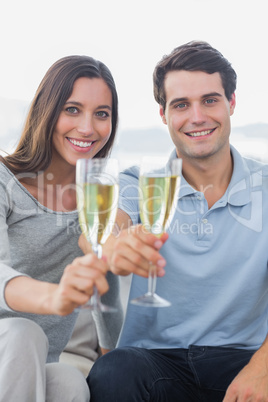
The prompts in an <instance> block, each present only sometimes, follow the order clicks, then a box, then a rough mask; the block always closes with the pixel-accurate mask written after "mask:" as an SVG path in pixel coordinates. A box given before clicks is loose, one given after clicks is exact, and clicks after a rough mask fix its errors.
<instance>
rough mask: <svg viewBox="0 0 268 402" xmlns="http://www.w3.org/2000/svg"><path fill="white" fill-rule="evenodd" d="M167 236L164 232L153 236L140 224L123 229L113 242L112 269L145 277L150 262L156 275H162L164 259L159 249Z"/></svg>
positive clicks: (120, 272)
mask: <svg viewBox="0 0 268 402" xmlns="http://www.w3.org/2000/svg"><path fill="white" fill-rule="evenodd" d="M167 238H168V235H167V234H166V233H165V234H164V235H162V236H161V237H160V238H158V237H156V236H154V235H153V234H151V233H149V232H148V231H146V230H145V228H144V227H143V226H142V225H137V226H132V227H131V228H129V229H127V230H123V231H122V232H121V233H120V235H119V236H118V238H117V239H116V241H115V242H114V244H113V253H112V257H111V259H110V262H111V269H112V271H113V272H114V273H116V274H120V275H125V274H127V273H130V272H132V273H135V274H137V275H140V276H143V277H147V276H148V271H149V266H150V263H153V264H154V265H155V266H156V267H157V275H158V276H163V275H164V274H165V271H164V266H165V264H166V261H165V260H164V258H163V257H162V256H161V254H160V253H159V249H160V248H161V247H162V245H163V244H164V242H165V241H166V240H167Z"/></svg>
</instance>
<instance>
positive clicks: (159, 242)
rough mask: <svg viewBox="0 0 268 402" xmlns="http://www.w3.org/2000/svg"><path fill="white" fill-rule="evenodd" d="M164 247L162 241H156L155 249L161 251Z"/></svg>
mask: <svg viewBox="0 0 268 402" xmlns="http://www.w3.org/2000/svg"><path fill="white" fill-rule="evenodd" d="M162 246H163V243H162V242H161V240H156V242H155V243H154V247H155V248H157V249H159V248H161V247H162Z"/></svg>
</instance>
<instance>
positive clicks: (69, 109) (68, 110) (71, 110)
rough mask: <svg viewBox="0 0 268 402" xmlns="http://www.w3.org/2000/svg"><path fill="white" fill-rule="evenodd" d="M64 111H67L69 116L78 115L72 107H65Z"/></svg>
mask: <svg viewBox="0 0 268 402" xmlns="http://www.w3.org/2000/svg"><path fill="white" fill-rule="evenodd" d="M66 111H67V112H68V113H71V114H76V113H78V110H77V108H76V107H74V106H70V107H67V108H66Z"/></svg>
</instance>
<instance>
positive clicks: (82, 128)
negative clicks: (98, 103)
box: [77, 114, 94, 135]
mask: <svg viewBox="0 0 268 402" xmlns="http://www.w3.org/2000/svg"><path fill="white" fill-rule="evenodd" d="M77 131H78V132H79V133H80V134H81V135H90V134H93V133H94V125H93V117H92V116H91V115H89V114H84V115H82V116H81V117H80V118H79V121H78V124H77Z"/></svg>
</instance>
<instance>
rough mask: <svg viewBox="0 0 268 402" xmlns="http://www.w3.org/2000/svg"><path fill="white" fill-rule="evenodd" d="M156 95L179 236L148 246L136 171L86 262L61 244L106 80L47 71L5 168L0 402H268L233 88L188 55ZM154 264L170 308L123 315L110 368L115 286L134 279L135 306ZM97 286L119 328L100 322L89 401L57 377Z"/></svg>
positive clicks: (99, 137) (262, 212) (259, 201)
mask: <svg viewBox="0 0 268 402" xmlns="http://www.w3.org/2000/svg"><path fill="white" fill-rule="evenodd" d="M153 80H154V96H155V99H156V101H157V102H158V104H159V107H160V116H161V118H162V120H163V123H164V124H166V125H167V126H168V129H169V132H170V135H171V138H172V140H173V142H174V145H175V150H174V152H173V154H172V156H171V157H172V158H176V157H180V158H182V160H183V167H182V174H183V177H182V183H181V191H180V194H179V199H178V205H177V210H176V214H175V216H174V218H173V221H174V220H177V222H178V226H177V227H178V228H184V230H178V231H177V232H176V231H173V232H170V233H169V234H168V233H166V234H164V235H163V236H162V237H161V239H157V238H156V237H154V236H153V235H151V234H146V233H144V231H143V230H142V227H141V226H140V225H138V224H139V218H138V203H137V202H135V201H134V200H135V198H137V197H136V192H135V188H137V180H138V171H137V170H136V169H135V168H133V169H129V170H128V171H126V172H124V173H122V175H121V183H120V187H121V189H122V194H121V198H120V209H119V211H118V216H117V225H118V226H119V227H120V229H121V232H120V234H119V236H111V237H110V238H109V239H108V241H107V243H106V244H105V246H104V254H105V255H106V257H107V261H105V260H104V261H97V259H96V258H95V257H94V256H93V255H92V254H91V253H87V252H88V251H89V247H88V245H87V243H86V242H85V241H84V239H83V238H80V242H79V244H80V247H81V248H82V250H83V252H84V253H85V254H86V255H85V256H83V255H82V254H83V253H82V252H81V250H80V249H79V248H78V245H77V242H78V235H77V237H74V236H73V237H72V238H71V237H70V238H68V237H67V236H68V235H67V233H68V231H67V230H66V225H67V223H66V222H67V220H68V219H70V218H71V219H73V220H74V221H75V220H77V215H76V211H75V208H76V204H75V194H74V193H75V191H74V189H73V187H72V186H71V185H72V184H74V182H75V163H76V160H77V159H79V158H81V157H83V158H92V157H106V156H107V155H108V153H109V150H110V149H111V146H112V143H113V140H114V136H115V131H116V126H117V95H116V89H115V85H114V82H113V79H112V76H111V74H110V72H109V70H108V69H107V67H106V66H104V65H103V64H102V63H100V62H98V61H96V60H94V59H92V58H86V57H76V56H73V57H69V58H64V59H61V60H60V61H58V62H56V63H55V65H53V66H52V67H51V69H50V70H49V71H48V73H47V74H46V76H45V77H44V80H43V81H42V83H41V84H40V87H39V88H38V90H37V94H36V97H35V99H34V101H33V104H32V107H31V109H30V112H29V116H28V119H27V121H26V125H25V129H24V132H23V134H22V137H21V140H20V142H19V144H18V147H17V149H16V150H15V152H14V154H13V155H11V156H9V157H6V158H5V159H3V160H2V165H1V170H0V186H1V187H2V190H1V192H0V194H1V195H0V197H1V199H0V208H1V215H0V216H1V226H0V231H1V239H2V238H3V239H4V242H3V243H2V244H3V245H1V248H0V255H1V267H0V268H1V270H0V274H1V284H2V292H1V296H0V297H1V299H0V302H1V307H2V309H1V311H0V314H1V319H2V320H0V339H1V362H2V364H1V366H0V389H1V395H0V401H2V400H3V401H4V400H5V401H6V400H16V398H15V397H16V395H20V400H25V401H28V402H30V401H38V402H39V401H56V400H57V401H58V400H59V401H61V400H62V401H87V400H89V398H90V396H89V390H90V393H91V400H92V401H93V402H98V401H101V402H105V401H119V402H121V401H124V402H125V401H128V402H131V401H139V402H140V401H185V402H187V401H198V402H199V401H204V402H205V401H213V402H216V401H224V402H235V401H257V400H262V401H267V400H268V386H267V385H268V373H267V368H266V366H267V361H268V356H267V354H268V351H267V348H268V342H267V341H266V328H267V318H266V316H267V315H266V312H267V304H268V303H267V302H268V299H267V290H266V289H267V282H268V275H267V257H268V251H267V246H266V243H267V238H268V232H267V231H268V229H266V225H265V222H266V214H268V208H266V202H268V199H267V196H268V187H267V184H268V183H267V179H266V177H267V172H266V169H267V167H266V166H265V165H262V164H260V163H258V162H255V161H252V160H248V159H245V158H242V157H241V156H240V155H239V153H238V152H237V151H236V150H235V149H234V148H233V147H230V143H229V136H230V131H231V125H230V116H231V115H232V114H233V112H234V109H235V89H236V73H235V71H234V70H233V68H232V66H231V64H230V63H229V62H228V61H227V60H226V59H225V58H224V57H223V56H222V55H221V53H220V52H218V51H217V50H216V49H214V48H212V47H211V46H210V45H209V44H207V43H204V42H191V43H187V44H185V45H182V46H180V47H178V48H176V49H174V51H173V52H172V53H171V54H170V55H168V56H164V57H163V59H162V60H161V61H160V62H159V63H158V65H157V66H156V68H155V71H154V76H153ZM37 173H38V174H37ZM40 178H41V180H40ZM40 183H41V184H40ZM53 185H54V186H53ZM66 186H68V188H69V191H68V192H67V191H63V190H62V193H61V190H60V189H63V188H64V187H65V188H66ZM55 188H57V190H58V194H56V192H55ZM126 189H128V190H126ZM63 195H64V196H63ZM22 211H23V213H22ZM266 211H267V212H266ZM59 215H60V217H61V219H62V221H61V225H57V219H58V216H59ZM267 218H268V217H267ZM130 223H131V227H129V226H130ZM37 225H38V226H37ZM206 225H208V226H209V230H203V229H204V226H206ZM201 226H202V227H203V229H202V230H201ZM193 227H195V228H196V227H198V228H199V230H196V229H195V230H191V228H193ZM185 228H188V230H185ZM266 232H267V236H266ZM149 261H152V262H153V263H154V264H155V265H156V266H157V269H158V276H159V277H162V278H161V279H159V280H158V283H157V286H158V289H157V292H158V293H159V294H160V295H161V296H162V297H164V298H167V299H168V300H170V301H171V303H172V305H171V306H170V307H168V308H163V309H145V308H142V307H138V306H133V305H130V304H129V306H128V309H127V313H126V319H125V322H124V324H123V327H122V330H121V333H120V337H119V340H118V346H119V347H118V348H116V349H114V350H113V351H111V352H109V353H108V354H105V352H106V351H107V350H110V349H113V348H114V347H115V344H116V342H117V338H118V336H119V332H120V328H121V325H122V311H121V309H120V305H119V304H120V303H119V301H118V300H119V296H118V276H117V275H126V274H129V273H130V272H133V273H134V274H135V275H133V280H132V284H131V290H130V298H133V297H135V296H138V295H140V294H141V289H142V288H143V287H144V286H146V277H147V275H148V268H149ZM107 271H108V274H107V275H106V273H107ZM94 285H95V286H96V287H97V288H98V290H99V292H100V293H101V294H104V293H106V292H107V290H108V287H109V291H108V293H106V295H105V297H106V300H105V301H106V303H109V304H110V305H115V306H117V308H118V314H117V315H115V314H111V315H109V314H107V315H106V316H104V317H95V318H96V324H97V328H98V331H99V337H100V340H101V346H102V348H103V352H104V355H103V356H102V357H101V358H100V359H99V360H98V361H97V362H96V363H95V364H94V366H93V368H92V370H91V372H90V374H89V376H88V378H87V383H88V385H89V388H88V387H87V386H85V385H86V383H85V381H84V379H83V377H81V376H79V373H78V372H77V371H76V370H75V369H71V368H70V367H66V366H64V365H62V364H60V363H58V362H57V361H58V357H59V354H60V353H61V351H62V350H63V348H64V346H65V344H66V343H67V341H68V339H69V337H70V334H71V331H72V328H73V325H74V323H75V319H76V313H74V312H73V311H74V309H75V308H76V307H77V306H78V305H81V304H84V303H85V302H86V301H87V300H88V298H89V297H90V296H91V295H92V289H93V286H94ZM11 335H12V336H11ZM25 356H26V357H25ZM25 358H27V372H26V370H25V367H24V364H25V363H24V361H25V360H24V359H25ZM2 359H3V360H2ZM12 359H13V360H14V361H15V363H14V364H13V363H12ZM7 362H8V363H7ZM32 376H34V377H32ZM10 378H12V379H15V381H13V382H14V384H11V382H10ZM8 380H9V381H8ZM29 384H30V385H29ZM12 392H13V394H12ZM16 392H18V394H16ZM34 393H35V394H34ZM3 395H4V396H3ZM10 395H15V396H14V397H13V399H12V398H11V397H10ZM1 398H2V399H1ZM8 398H9V399H8ZM22 398H24V399H22Z"/></svg>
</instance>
